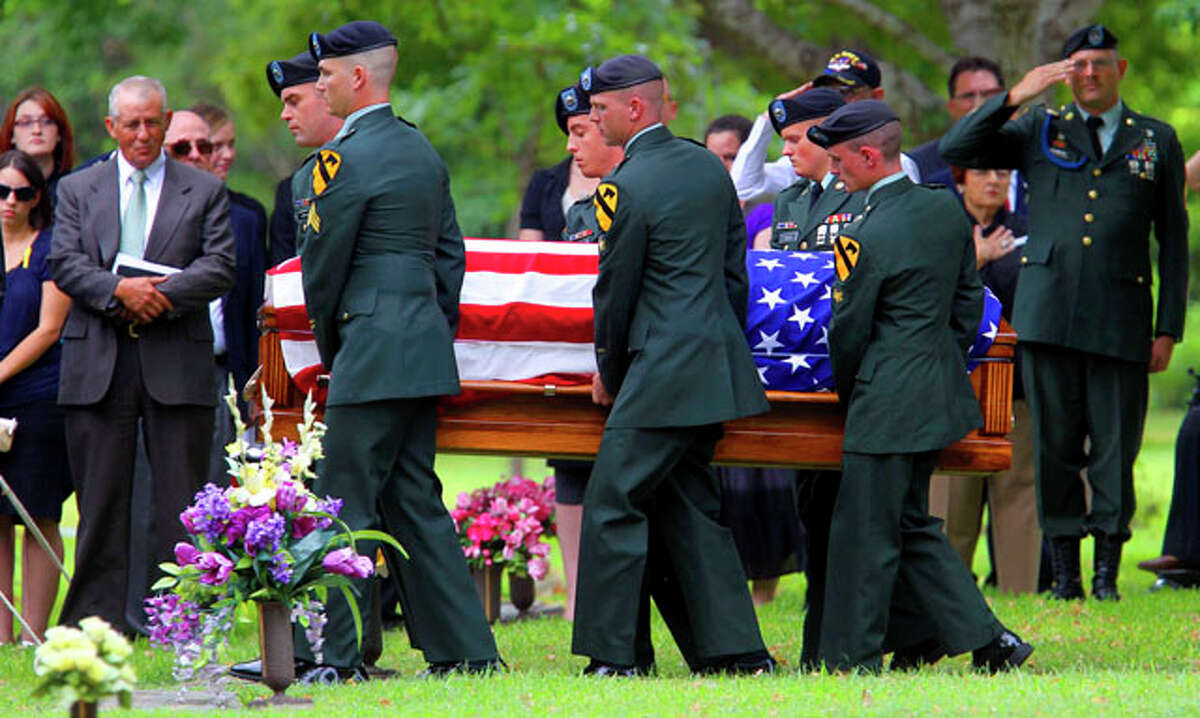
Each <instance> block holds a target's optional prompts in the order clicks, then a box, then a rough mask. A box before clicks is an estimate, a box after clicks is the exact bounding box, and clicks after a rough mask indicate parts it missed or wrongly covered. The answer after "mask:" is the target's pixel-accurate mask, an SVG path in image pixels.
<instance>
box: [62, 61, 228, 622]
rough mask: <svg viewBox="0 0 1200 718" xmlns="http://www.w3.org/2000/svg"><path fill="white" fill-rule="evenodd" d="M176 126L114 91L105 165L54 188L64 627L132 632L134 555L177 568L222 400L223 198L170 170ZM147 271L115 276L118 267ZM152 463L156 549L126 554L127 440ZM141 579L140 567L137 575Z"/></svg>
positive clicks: (152, 86) (148, 87)
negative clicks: (68, 577) (171, 130)
mask: <svg viewBox="0 0 1200 718" xmlns="http://www.w3.org/2000/svg"><path fill="white" fill-rule="evenodd" d="M170 121H171V113H170V111H169V110H168V109H167V93H166V91H165V90H164V89H163V87H162V85H161V83H159V82H158V81H157V80H153V79H151V78H147V77H142V76H135V77H131V78H128V79H125V80H123V81H121V82H120V83H118V84H117V85H116V86H115V87H113V89H112V92H111V93H110V94H109V114H108V117H106V118H105V120H104V124H105V127H106V128H107V130H108V133H109V135H110V136H112V138H113V139H115V140H116V141H117V145H118V149H117V152H116V153H115V155H114V156H113V157H110V158H109V159H107V160H105V161H103V162H99V163H97V164H95V165H92V166H91V167H89V168H87V169H86V170H82V171H79V172H75V173H73V174H71V175H70V176H69V177H65V178H63V181H62V182H61V183H60V184H59V190H58V196H59V201H58V207H57V211H56V220H55V229H54V245H53V251H52V253H51V260H50V261H51V263H52V265H53V266H54V280H55V282H56V283H57V284H58V286H59V287H60V288H61V289H62V290H63V291H64V292H66V293H67V294H69V295H70V296H71V298H72V300H73V303H72V307H71V313H70V315H69V316H68V317H67V323H66V325H65V326H64V327H63V359H62V379H61V382H60V386H59V403H61V404H63V405H64V406H65V407H66V410H67V432H68V435H70V436H71V441H70V445H69V459H70V463H71V472H72V474H73V475H74V478H75V486H76V497H77V501H78V504H79V530H78V539H77V543H76V547H75V578H74V580H73V581H72V582H71V586H70V590H69V591H68V592H67V597H66V601H65V603H64V605H63V610H62V618H61V621H62V623H64V624H71V623H75V622H76V621H78V620H79V619H81V618H84V617H86V616H89V615H93V614H95V615H99V616H101V617H102V618H104V619H105V620H107V621H109V622H110V623H112V624H113V625H114V626H117V627H119V628H122V629H124V630H126V631H129V632H132V630H133V626H131V625H130V622H129V621H128V620H127V619H126V616H125V608H124V604H125V598H126V588H127V586H128V585H129V583H130V582H131V581H132V582H136V581H138V580H141V577H137V576H130V575H129V574H130V565H131V556H130V552H131V551H138V552H146V553H147V554H149V565H151V566H153V565H156V564H157V563H158V562H159V561H167V560H170V558H171V556H172V555H173V554H172V547H173V545H174V543H175V542H176V541H177V540H180V539H182V538H183V528H182V526H181V525H180V523H179V513H180V512H181V511H182V510H183V508H184V506H186V505H187V503H188V501H189V500H190V499H191V497H192V494H193V493H194V492H195V491H196V490H197V489H198V488H199V487H200V484H201V482H202V481H203V479H204V477H205V475H206V474H207V472H208V464H209V452H208V445H209V436H210V435H211V432H212V423H213V406H214V405H215V403H216V389H215V387H214V386H213V385H212V379H211V377H212V375H213V354H212V328H211V326H210V325H209V320H208V313H207V306H208V302H210V301H211V300H213V299H215V298H216V297H219V296H220V295H222V294H224V293H225V292H226V291H228V289H229V287H230V286H231V285H232V283H233V273H234V248H233V234H232V232H231V231H230V229H229V204H228V200H227V199H226V197H225V190H224V188H223V187H222V186H221V182H220V181H219V180H217V179H216V178H214V177H212V176H211V175H209V174H207V173H205V172H200V171H198V170H196V169H193V168H191V167H188V166H186V165H184V164H183V163H180V162H177V161H175V160H174V159H170V158H168V157H166V156H164V154H163V151H162V146H163V140H164V135H165V131H166V127H167V125H168V124H169V123H170ZM144 262H152V263H154V264H153V266H152V267H151V268H150V269H149V274H148V275H147V272H146V271H144V270H143V271H128V270H124V271H122V272H115V271H114V264H115V263H119V264H120V265H122V266H126V267H128V266H131V265H132V266H134V267H137V266H138V265H142V264H143V263H144ZM139 419H140V420H141V428H142V436H143V438H144V440H145V444H146V447H147V453H148V455H149V460H150V462H149V463H150V484H151V485H150V486H149V487H139V490H145V491H148V492H149V495H150V497H151V502H150V504H149V505H150V506H151V507H152V519H153V528H154V532H153V535H152V536H151V537H150V538H149V541H148V545H137V546H133V545H131V544H130V539H129V537H130V500H131V496H132V494H133V492H134V490H135V487H134V486H133V483H134V481H135V479H134V478H133V476H132V474H133V463H134V452H135V447H136V432H137V427H138V423H139ZM133 563H134V564H135V565H136V563H137V562H136V561H134V562H133Z"/></svg>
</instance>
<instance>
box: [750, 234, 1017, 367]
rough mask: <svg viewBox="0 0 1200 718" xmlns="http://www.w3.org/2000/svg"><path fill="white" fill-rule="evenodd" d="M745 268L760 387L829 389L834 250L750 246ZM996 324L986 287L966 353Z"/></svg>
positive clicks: (976, 349)
mask: <svg viewBox="0 0 1200 718" xmlns="http://www.w3.org/2000/svg"><path fill="white" fill-rule="evenodd" d="M746 271H747V273H748V274H749V278H750V300H749V303H750V306H749V307H748V308H747V312H746V341H747V342H749V344H750V351H751V353H752V354H753V355H754V363H755V364H756V365H758V376H759V378H760V379H761V380H762V383H763V387H764V388H766V389H774V390H780V391H831V390H832V389H833V371H832V369H831V368H830V365H829V319H830V316H831V314H832V311H833V303H832V300H831V293H832V289H833V283H834V281H835V279H836V275H835V270H834V265H833V253H832V252H780V251H776V250H761V251H760V250H751V251H748V252H746ZM999 324H1000V300H999V299H997V298H996V295H994V294H992V291H991V290H990V289H988V290H986V291H985V292H984V309H983V320H982V321H981V322H980V324H979V332H978V334H977V335H976V337H975V343H974V344H973V345H972V346H971V351H970V356H972V357H981V356H983V355H984V354H986V353H987V351H988V349H989V348H991V346H992V342H993V341H994V340H995V339H996V331H997V328H998V327H999ZM971 368H973V367H971Z"/></svg>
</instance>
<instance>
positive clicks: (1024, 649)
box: [971, 628, 1033, 673]
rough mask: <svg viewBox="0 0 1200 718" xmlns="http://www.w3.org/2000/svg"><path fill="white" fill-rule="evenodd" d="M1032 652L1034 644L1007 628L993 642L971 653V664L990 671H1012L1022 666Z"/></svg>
mask: <svg viewBox="0 0 1200 718" xmlns="http://www.w3.org/2000/svg"><path fill="white" fill-rule="evenodd" d="M1031 653H1033V644H1030V643H1026V642H1025V641H1022V640H1021V637H1020V636H1018V635H1017V634H1015V633H1013V632H1012V631H1010V630H1008V629H1007V628H1005V629H1004V632H1003V633H1001V634H1000V635H999V636H997V637H996V638H995V639H994V640H993V641H992V642H991V643H989V644H987V645H986V646H984V647H983V648H977V649H975V651H973V652H972V653H971V665H973V666H975V668H976V669H978V670H981V671H984V670H985V671H987V672H988V673H999V672H1001V671H1011V670H1012V669H1014V668H1020V667H1021V664H1022V663H1024V662H1025V661H1026V659H1028V658H1029V654H1031Z"/></svg>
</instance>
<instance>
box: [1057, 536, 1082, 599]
mask: <svg viewBox="0 0 1200 718" xmlns="http://www.w3.org/2000/svg"><path fill="white" fill-rule="evenodd" d="M1050 562H1051V565H1052V570H1053V572H1054V585H1053V587H1052V588H1051V589H1050V597H1051V598H1054V599H1058V600H1060V601H1077V600H1082V599H1083V597H1084V595H1083V579H1082V578H1081V577H1080V573H1079V538H1078V537H1075V536H1056V537H1054V538H1052V539H1050Z"/></svg>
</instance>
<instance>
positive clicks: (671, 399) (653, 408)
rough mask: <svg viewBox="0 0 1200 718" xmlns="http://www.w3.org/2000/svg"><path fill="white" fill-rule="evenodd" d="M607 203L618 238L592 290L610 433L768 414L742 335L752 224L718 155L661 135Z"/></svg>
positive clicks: (633, 156) (601, 207) (602, 193)
mask: <svg viewBox="0 0 1200 718" xmlns="http://www.w3.org/2000/svg"><path fill="white" fill-rule="evenodd" d="M665 188H669V191H668V190H667V189H665ZM595 204H596V212H597V221H598V222H599V225H600V228H601V229H603V230H605V231H606V233H607V234H606V237H605V238H604V239H603V241H601V242H600V270H599V276H598V277H597V278H596V288H595V290H594V291H593V294H592V301H593V304H594V306H595V328H596V332H595V342H596V363H597V365H598V367H599V370H600V377H601V379H602V380H603V382H604V386H605V388H606V389H608V391H609V393H610V394H613V395H614V396H615V397H616V400H615V403H614V405H613V408H612V412H611V413H610V414H609V416H608V424H607V425H608V426H610V427H614V428H639V427H641V428H647V427H668V426H676V427H678V426H697V425H703V424H715V423H718V422H722V421H726V420H729V419H735V418H738V417H742V416H749V415H751V414H759V413H762V412H765V411H766V410H767V409H768V405H767V400H766V396H765V395H764V394H763V389H762V383H761V382H760V381H759V378H758V372H757V371H756V369H755V367H754V360H753V359H752V358H751V356H750V349H749V347H748V346H747V344H746V338H745V336H744V334H743V332H742V327H743V326H744V324H745V316H746V301H747V296H748V292H749V285H748V281H747V279H746V227H745V223H744V220H743V218H742V212H741V209H740V207H739V206H738V201H737V194H736V193H735V192H734V189H733V182H732V181H731V180H730V179H729V173H728V172H726V171H725V168H724V167H723V166H722V165H721V163H720V161H718V160H717V158H716V156H714V155H713V154H712V153H710V152H708V151H707V150H705V149H704V148H703V147H701V146H699V145H697V144H695V143H693V142H689V141H687V140H682V139H679V138H677V137H675V136H674V135H672V134H671V132H670V131H669V130H667V129H666V128H665V127H656V128H654V129H652V130H649V131H647V132H645V133H644V134H642V135H641V136H640V137H638V138H636V139H635V140H634V141H633V142H632V143H631V144H630V145H629V147H628V148H627V149H626V152H625V160H624V161H623V162H622V163H621V164H620V165H618V166H617V168H616V169H615V170H613V172H612V173H611V174H610V175H609V176H608V177H607V178H605V181H604V182H602V183H601V184H600V186H599V187H597V189H596V196H595ZM609 222H611V225H610V226H607V227H606V226H605V225H606V224H608V223H609Z"/></svg>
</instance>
